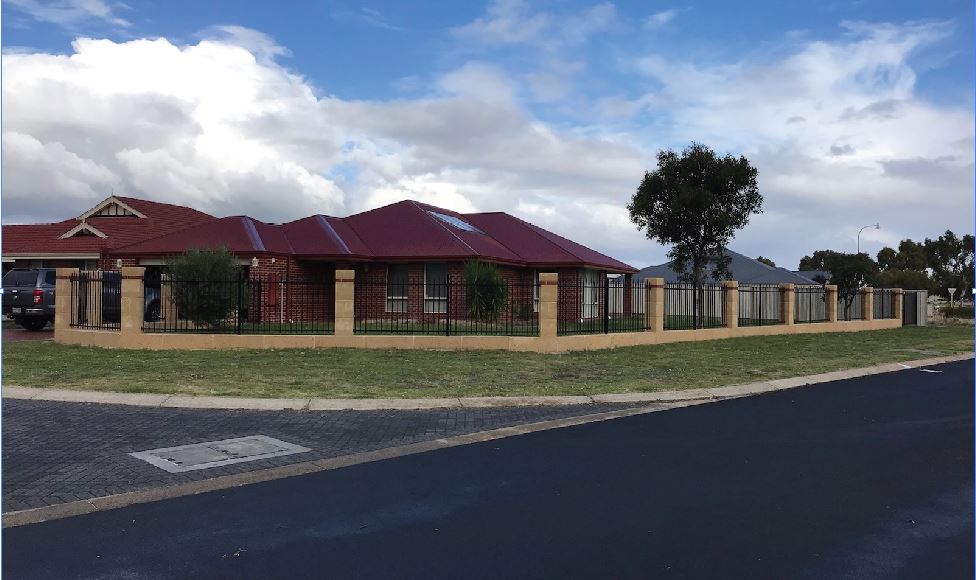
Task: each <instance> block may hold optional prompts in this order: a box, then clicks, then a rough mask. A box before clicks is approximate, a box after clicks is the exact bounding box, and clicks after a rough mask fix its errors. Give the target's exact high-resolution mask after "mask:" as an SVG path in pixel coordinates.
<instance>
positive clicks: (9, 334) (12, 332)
mask: <svg viewBox="0 0 976 580" xmlns="http://www.w3.org/2000/svg"><path fill="white" fill-rule="evenodd" d="M25 340H54V326H52V325H50V324H49V325H47V326H46V327H44V330H39V331H37V332H29V331H27V330H24V329H23V328H20V327H19V326H18V327H16V328H6V327H4V329H3V341H4V342H20V341H25Z"/></svg>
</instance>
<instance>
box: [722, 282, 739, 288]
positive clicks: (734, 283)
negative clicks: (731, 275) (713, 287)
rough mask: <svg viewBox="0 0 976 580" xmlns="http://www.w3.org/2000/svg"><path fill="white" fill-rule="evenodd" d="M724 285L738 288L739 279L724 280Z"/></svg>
mask: <svg viewBox="0 0 976 580" xmlns="http://www.w3.org/2000/svg"><path fill="white" fill-rule="evenodd" d="M722 287H723V288H738V287H739V281H738V280H722Z"/></svg>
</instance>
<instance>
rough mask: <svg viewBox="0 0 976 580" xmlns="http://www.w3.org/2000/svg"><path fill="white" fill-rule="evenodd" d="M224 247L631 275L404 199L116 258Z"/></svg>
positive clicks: (246, 221) (170, 242) (613, 264)
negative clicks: (355, 211) (342, 214)
mask: <svg viewBox="0 0 976 580" xmlns="http://www.w3.org/2000/svg"><path fill="white" fill-rule="evenodd" d="M216 246H225V247H227V248H228V249H230V250H232V251H234V252H236V253H269V254H278V255H293V256H295V257H299V258H318V259H345V260H350V261H356V260H382V261H401V260H402V261H410V260H470V259H482V260H488V261H493V262H499V263H506V264H516V265H529V266H551V267H592V268H598V269H604V270H609V271H613V272H636V268H633V267H631V266H629V265H627V264H624V263H623V262H620V261H619V260H615V259H613V258H611V257H609V256H606V255H604V254H601V253H599V252H597V251H595V250H591V249H590V248H587V247H585V246H582V245H580V244H577V243H576V242H573V241H571V240H568V239H566V238H563V237H561V236H558V235H556V234H554V233H552V232H549V231H546V230H544V229H542V228H540V227H538V226H535V225H533V224H530V223H528V222H525V221H523V220H520V219H518V218H516V217H513V216H510V215H508V214H504V213H480V214H461V213H457V212H453V211H451V210H447V209H443V208H439V207H435V206H432V205H427V204H424V203H420V202H416V201H412V200H407V201H401V202H398V203H394V204H391V205H387V206H384V207H380V208H377V209H373V210H370V211H365V212H362V213H358V214H354V215H351V216H348V217H345V218H338V217H331V216H324V215H314V216H309V217H306V218H302V219H299V220H295V221H291V222H287V223H284V224H268V223H265V222H262V221H260V220H256V219H254V218H250V217H246V216H235V217H230V218H221V219H215V220H211V221H210V222H206V223H202V224H199V225H196V226H193V227H191V228H187V229H185V230H181V231H177V232H172V233H168V234H166V235H162V236H158V237H155V238H152V239H147V240H143V241H140V242H137V243H133V244H131V245H127V246H125V247H116V248H115V249H114V250H113V255H169V254H174V253H179V252H183V251H186V250H187V249H190V248H192V247H216Z"/></svg>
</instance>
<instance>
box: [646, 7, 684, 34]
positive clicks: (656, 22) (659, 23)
mask: <svg viewBox="0 0 976 580" xmlns="http://www.w3.org/2000/svg"><path fill="white" fill-rule="evenodd" d="M680 12H681V11H680V10H678V9H677V8H671V9H669V10H662V11H660V12H655V13H654V14H651V15H650V16H648V17H647V18H645V19H644V28H649V29H654V28H661V27H663V26H666V25H667V24H668V23H669V22H671V21H672V20H674V19H675V17H676V16H678V14H679V13H680Z"/></svg>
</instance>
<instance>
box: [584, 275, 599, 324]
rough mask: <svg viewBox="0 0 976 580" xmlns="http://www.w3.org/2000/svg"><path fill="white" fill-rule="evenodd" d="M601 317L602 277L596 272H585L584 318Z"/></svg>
mask: <svg viewBox="0 0 976 580" xmlns="http://www.w3.org/2000/svg"><path fill="white" fill-rule="evenodd" d="M599 315H600V275H599V272H597V271H596V270H588V269H587V270H583V318H596V317H597V316H599Z"/></svg>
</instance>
